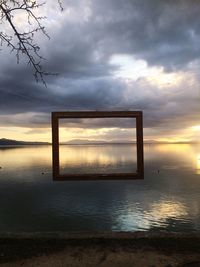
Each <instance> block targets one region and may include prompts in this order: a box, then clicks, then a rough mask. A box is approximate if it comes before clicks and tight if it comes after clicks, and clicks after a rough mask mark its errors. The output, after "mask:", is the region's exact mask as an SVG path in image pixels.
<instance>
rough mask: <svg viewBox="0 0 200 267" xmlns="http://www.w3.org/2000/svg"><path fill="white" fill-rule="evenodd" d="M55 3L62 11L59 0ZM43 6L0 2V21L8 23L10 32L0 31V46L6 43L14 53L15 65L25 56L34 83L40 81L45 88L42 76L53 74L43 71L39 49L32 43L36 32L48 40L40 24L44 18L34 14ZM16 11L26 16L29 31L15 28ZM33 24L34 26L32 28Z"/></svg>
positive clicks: (21, 1)
mask: <svg viewBox="0 0 200 267" xmlns="http://www.w3.org/2000/svg"><path fill="white" fill-rule="evenodd" d="M57 1H58V4H59V7H60V10H61V11H62V10H63V7H62V2H61V0H57ZM44 4H45V2H43V3H40V4H38V3H37V1H36V0H35V1H34V0H0V21H1V22H6V23H8V25H9V26H10V27H11V30H12V33H11V34H10V35H9V34H8V33H6V32H3V31H0V45H1V46H2V45H3V44H4V43H6V44H7V46H8V47H9V48H10V49H11V52H15V53H16V57H17V63H19V60H20V57H21V56H22V55H25V56H26V57H27V58H28V64H29V65H30V66H31V67H32V68H33V75H34V77H35V79H36V81H39V80H40V81H42V82H43V83H44V85H45V86H46V83H45V80H44V76H45V75H52V74H53V73H50V72H47V71H45V70H43V68H42V64H41V61H42V60H44V58H43V57H42V56H41V55H40V53H39V51H40V47H39V46H38V45H37V44H36V43H35V42H34V39H35V38H34V37H35V34H36V33H37V32H41V33H42V34H43V35H45V36H46V37H47V38H48V39H50V37H49V35H48V33H47V32H46V30H45V27H44V26H43V25H42V23H41V21H42V20H43V19H45V18H46V17H41V16H40V17H39V16H37V15H36V12H35V11H36V10H37V9H39V8H41V7H42V6H43V5H44ZM18 11H22V12H23V13H24V14H25V15H27V23H28V25H30V27H32V29H31V30H28V31H25V30H23V31H22V32H21V31H20V30H19V29H18V28H17V25H16V23H15V22H14V18H15V15H16V12H18ZM34 24H35V25H36V26H34ZM15 39H16V40H17V42H16V41H15Z"/></svg>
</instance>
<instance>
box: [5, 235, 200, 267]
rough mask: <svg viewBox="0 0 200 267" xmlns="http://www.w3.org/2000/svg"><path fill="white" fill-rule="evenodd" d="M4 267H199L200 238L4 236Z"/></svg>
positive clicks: (199, 236)
mask: <svg viewBox="0 0 200 267" xmlns="http://www.w3.org/2000/svg"><path fill="white" fill-rule="evenodd" d="M0 266H5V267H11V266H27V267H29V266H37V267H40V266H41V267H47V266H48V267H51V266H52V267H61V266H70V267H76V266H81V267H84V266H87V267H90V266H102V267H103V266H104V267H107V266H109V267H112V266H115V267H119V266H120V267H122V266H123V267H126V266H132V267H133V266H137V267H146V266H147V267H158V266H162V267H198V266H200V235H199V234H184V233H174V234H169V233H152V232H137V233H127V232H126V233H101V234H99V233H98V234H97V233H96V234H91V233H89V234H88V233H84V234H83V233H81V234H78V233H76V234H66V233H48V234H41V233H34V234H26V233H23V234H15V235H13V234H1V235H0Z"/></svg>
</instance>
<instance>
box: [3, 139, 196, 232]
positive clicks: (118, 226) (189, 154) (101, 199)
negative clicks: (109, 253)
mask: <svg viewBox="0 0 200 267" xmlns="http://www.w3.org/2000/svg"><path fill="white" fill-rule="evenodd" d="M135 152H136V151H135V145H118V146H117V145H97V146H94V145H92V146H88V145H87V146H86V145H82V146H81V145H79V146H72V145H71V146H61V151H60V154H61V171H62V172H63V173H67V172H71V173H78V172H79V173H81V172H84V173H86V172H88V173H92V172H100V173H102V172H130V171H135V168H136V164H135V161H136V157H135ZM0 166H1V167H2V168H1V169H0V232H5V231H10V232H20V231H43V232H45V231H69V232H72V231H73V232H74V231H138V230H140V231H147V230H156V231H158V230H165V231H170V232H172V231H174V232H178V231H185V232H191V231H200V145H186V144H182V145H165V144H162V145H145V179H144V180H131V181H130V180H129V181H74V182H73V181H70V182H54V181H53V180H52V172H51V146H37V147H32V146H31V147H30V146H29V147H15V148H13V147H9V148H0ZM158 170H159V171H158ZM42 173H44V174H42Z"/></svg>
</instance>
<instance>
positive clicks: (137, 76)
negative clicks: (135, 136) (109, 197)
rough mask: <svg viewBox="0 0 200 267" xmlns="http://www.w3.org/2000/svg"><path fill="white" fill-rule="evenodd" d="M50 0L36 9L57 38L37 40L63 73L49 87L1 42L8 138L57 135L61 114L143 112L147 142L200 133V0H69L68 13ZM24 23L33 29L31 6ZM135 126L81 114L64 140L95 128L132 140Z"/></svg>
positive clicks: (2, 107)
mask: <svg viewBox="0 0 200 267" xmlns="http://www.w3.org/2000/svg"><path fill="white" fill-rule="evenodd" d="M47 2H48V3H47V4H46V5H45V6H43V7H42V8H41V9H40V10H39V11H37V12H38V14H39V15H42V16H46V17H47V18H46V20H44V22H43V24H44V25H45V26H46V30H47V32H48V34H49V35H50V37H51V39H50V40H48V38H46V37H45V36H42V35H41V34H38V35H35V42H36V43H38V44H39V45H40V47H41V54H42V55H43V56H44V57H45V59H46V60H45V61H44V62H43V63H42V64H43V66H44V68H45V70H47V71H50V72H53V73H57V74H58V75H53V76H48V77H45V80H46V84H47V87H45V86H44V85H43V84H42V83H41V82H38V83H37V82H36V81H35V80H34V77H33V75H32V69H31V68H30V67H29V66H27V61H26V59H25V58H21V61H20V63H19V64H17V62H16V57H15V55H14V53H10V51H9V49H8V48H7V47H6V46H2V47H1V50H0V61H1V64H0V138H9V139H16V140H27V141H29V140H30V141H51V112H52V111H72V110H73V111H75V110H78V111H80V110H142V111H143V116H144V139H146V140H157V141H172V142H176V141H198V140H199V137H200V120H199V119H200V16H199V14H200V1H199V0H190V1H188V0H178V1H176V0H168V1H166V0H63V8H64V10H63V12H61V11H60V9H59V6H58V4H57V2H56V1H55V0H48V1H47ZM15 23H16V24H17V25H18V27H19V28H20V29H23V27H25V28H26V27H27V23H26V17H25V16H24V15H23V13H18V14H16V17H15ZM0 27H1V30H2V29H3V30H4V31H7V32H9V31H10V28H9V25H7V24H6V22H4V23H2V24H0ZM98 127H100V128H101V129H100V130H98ZM132 127H133V124H132V122H131V123H126V122H125V123H121V122H120V121H119V124H118V123H116V120H113V121H110V122H109V123H106V122H105V125H102V121H101V120H99V121H97V120H96V121H95V122H94V124H93V123H91V121H88V120H87V121H81V120H79V121H77V123H75V122H71V123H67V124H63V127H62V129H61V130H60V134H61V141H67V140H70V139H73V138H74V139H77V138H83V139H84V138H86V137H84V133H86V132H87V139H88V138H91V139H95V138H96V139H99V140H101V139H103V140H108V139H109V140H113V139H115V140H116V139H118V137H119V139H120V140H122V139H123V140H129V139H130V138H131V136H132V130H133V129H132ZM86 130H87V131H86Z"/></svg>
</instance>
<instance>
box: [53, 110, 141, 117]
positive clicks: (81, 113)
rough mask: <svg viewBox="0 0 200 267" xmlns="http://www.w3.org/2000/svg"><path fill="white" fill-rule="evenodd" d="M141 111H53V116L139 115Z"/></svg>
mask: <svg viewBox="0 0 200 267" xmlns="http://www.w3.org/2000/svg"><path fill="white" fill-rule="evenodd" d="M141 115H142V111H67V112H66V111H55V112H52V117H53V118H113V117H118V118H119V117H123V118H125V117H127V118H131V117H134V118H136V117H139V116H141Z"/></svg>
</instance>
